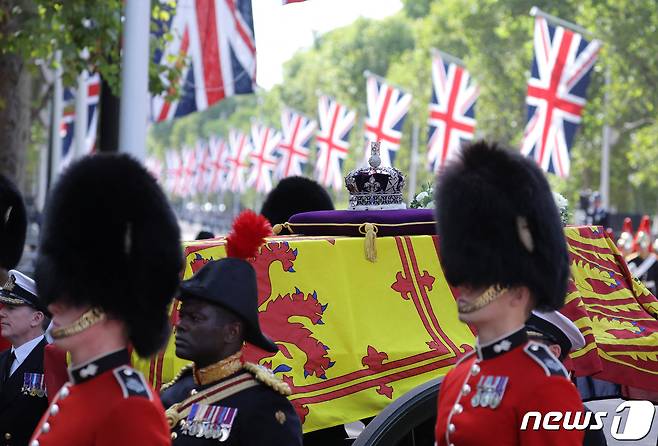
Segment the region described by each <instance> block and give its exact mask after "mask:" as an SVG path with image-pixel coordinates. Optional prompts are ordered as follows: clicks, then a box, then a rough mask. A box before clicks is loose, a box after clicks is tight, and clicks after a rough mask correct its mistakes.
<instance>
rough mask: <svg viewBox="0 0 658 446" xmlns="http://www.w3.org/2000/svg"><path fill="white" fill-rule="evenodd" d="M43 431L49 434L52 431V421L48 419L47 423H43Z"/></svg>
mask: <svg viewBox="0 0 658 446" xmlns="http://www.w3.org/2000/svg"><path fill="white" fill-rule="evenodd" d="M41 432H43V433H44V434H47V433H48V432H50V423H49V422H47V421H46V422H45V423H43V426H41Z"/></svg>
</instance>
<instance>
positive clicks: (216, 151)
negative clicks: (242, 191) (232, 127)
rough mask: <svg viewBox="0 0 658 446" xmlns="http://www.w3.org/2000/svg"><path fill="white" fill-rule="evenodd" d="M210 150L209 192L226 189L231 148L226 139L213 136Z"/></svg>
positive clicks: (210, 141) (209, 142) (209, 141)
mask: <svg viewBox="0 0 658 446" xmlns="http://www.w3.org/2000/svg"><path fill="white" fill-rule="evenodd" d="M208 151H209V152H210V167H211V168H210V179H209V181H208V192H219V191H221V190H224V189H226V174H227V173H228V165H227V161H226V160H227V158H228V155H229V148H228V144H226V141H224V140H223V139H221V138H217V137H214V136H211V137H210V139H209V140H208Z"/></svg>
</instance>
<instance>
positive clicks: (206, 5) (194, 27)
mask: <svg viewBox="0 0 658 446" xmlns="http://www.w3.org/2000/svg"><path fill="white" fill-rule="evenodd" d="M157 25H158V31H157V32H156V38H158V37H160V36H161V35H162V34H163V33H164V31H165V30H167V29H169V30H170V32H171V34H172V36H173V39H172V41H171V42H170V43H169V44H168V45H167V47H166V48H165V50H164V51H158V52H156V54H155V62H156V63H158V64H163V65H168V66H175V65H178V66H181V67H182V68H183V69H182V74H181V77H180V79H179V81H178V82H179V87H180V99H178V100H176V101H174V102H168V101H167V100H166V95H165V94H162V95H160V96H157V97H153V98H152V101H151V105H152V116H153V119H154V120H155V121H164V120H170V119H173V118H177V117H179V116H183V115H186V114H188V113H192V112H195V111H197V110H204V109H206V108H207V107H209V106H211V105H212V104H214V103H216V102H218V101H221V100H222V99H224V98H226V97H228V96H233V95H235V94H244V93H253V91H254V83H255V79H256V44H255V39H254V23H253V18H252V12H251V0H178V4H177V6H176V13H175V14H174V15H173V17H172V18H171V19H170V20H169V22H168V23H162V22H161V23H158V24H157Z"/></svg>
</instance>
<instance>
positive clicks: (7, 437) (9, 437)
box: [5, 432, 11, 440]
mask: <svg viewBox="0 0 658 446" xmlns="http://www.w3.org/2000/svg"><path fill="white" fill-rule="evenodd" d="M5 440H11V434H10V433H9V432H7V433H6V434H5Z"/></svg>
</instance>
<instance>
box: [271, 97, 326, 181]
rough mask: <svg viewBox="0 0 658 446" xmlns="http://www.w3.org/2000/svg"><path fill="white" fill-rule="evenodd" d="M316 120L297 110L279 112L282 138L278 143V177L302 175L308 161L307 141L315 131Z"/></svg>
mask: <svg viewBox="0 0 658 446" xmlns="http://www.w3.org/2000/svg"><path fill="white" fill-rule="evenodd" d="M316 125H317V124H316V122H315V121H314V120H312V119H310V118H307V117H306V116H302V115H301V114H299V113H298V112H296V111H294V110H290V109H284V110H283V112H282V113H281V129H282V130H283V140H282V141H281V144H279V153H280V154H281V159H280V160H279V167H278V177H279V178H286V177H290V176H295V175H302V173H303V169H304V165H305V164H306V162H307V161H308V155H309V148H308V145H309V142H310V141H311V137H312V136H313V132H314V131H315V127H316Z"/></svg>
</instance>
